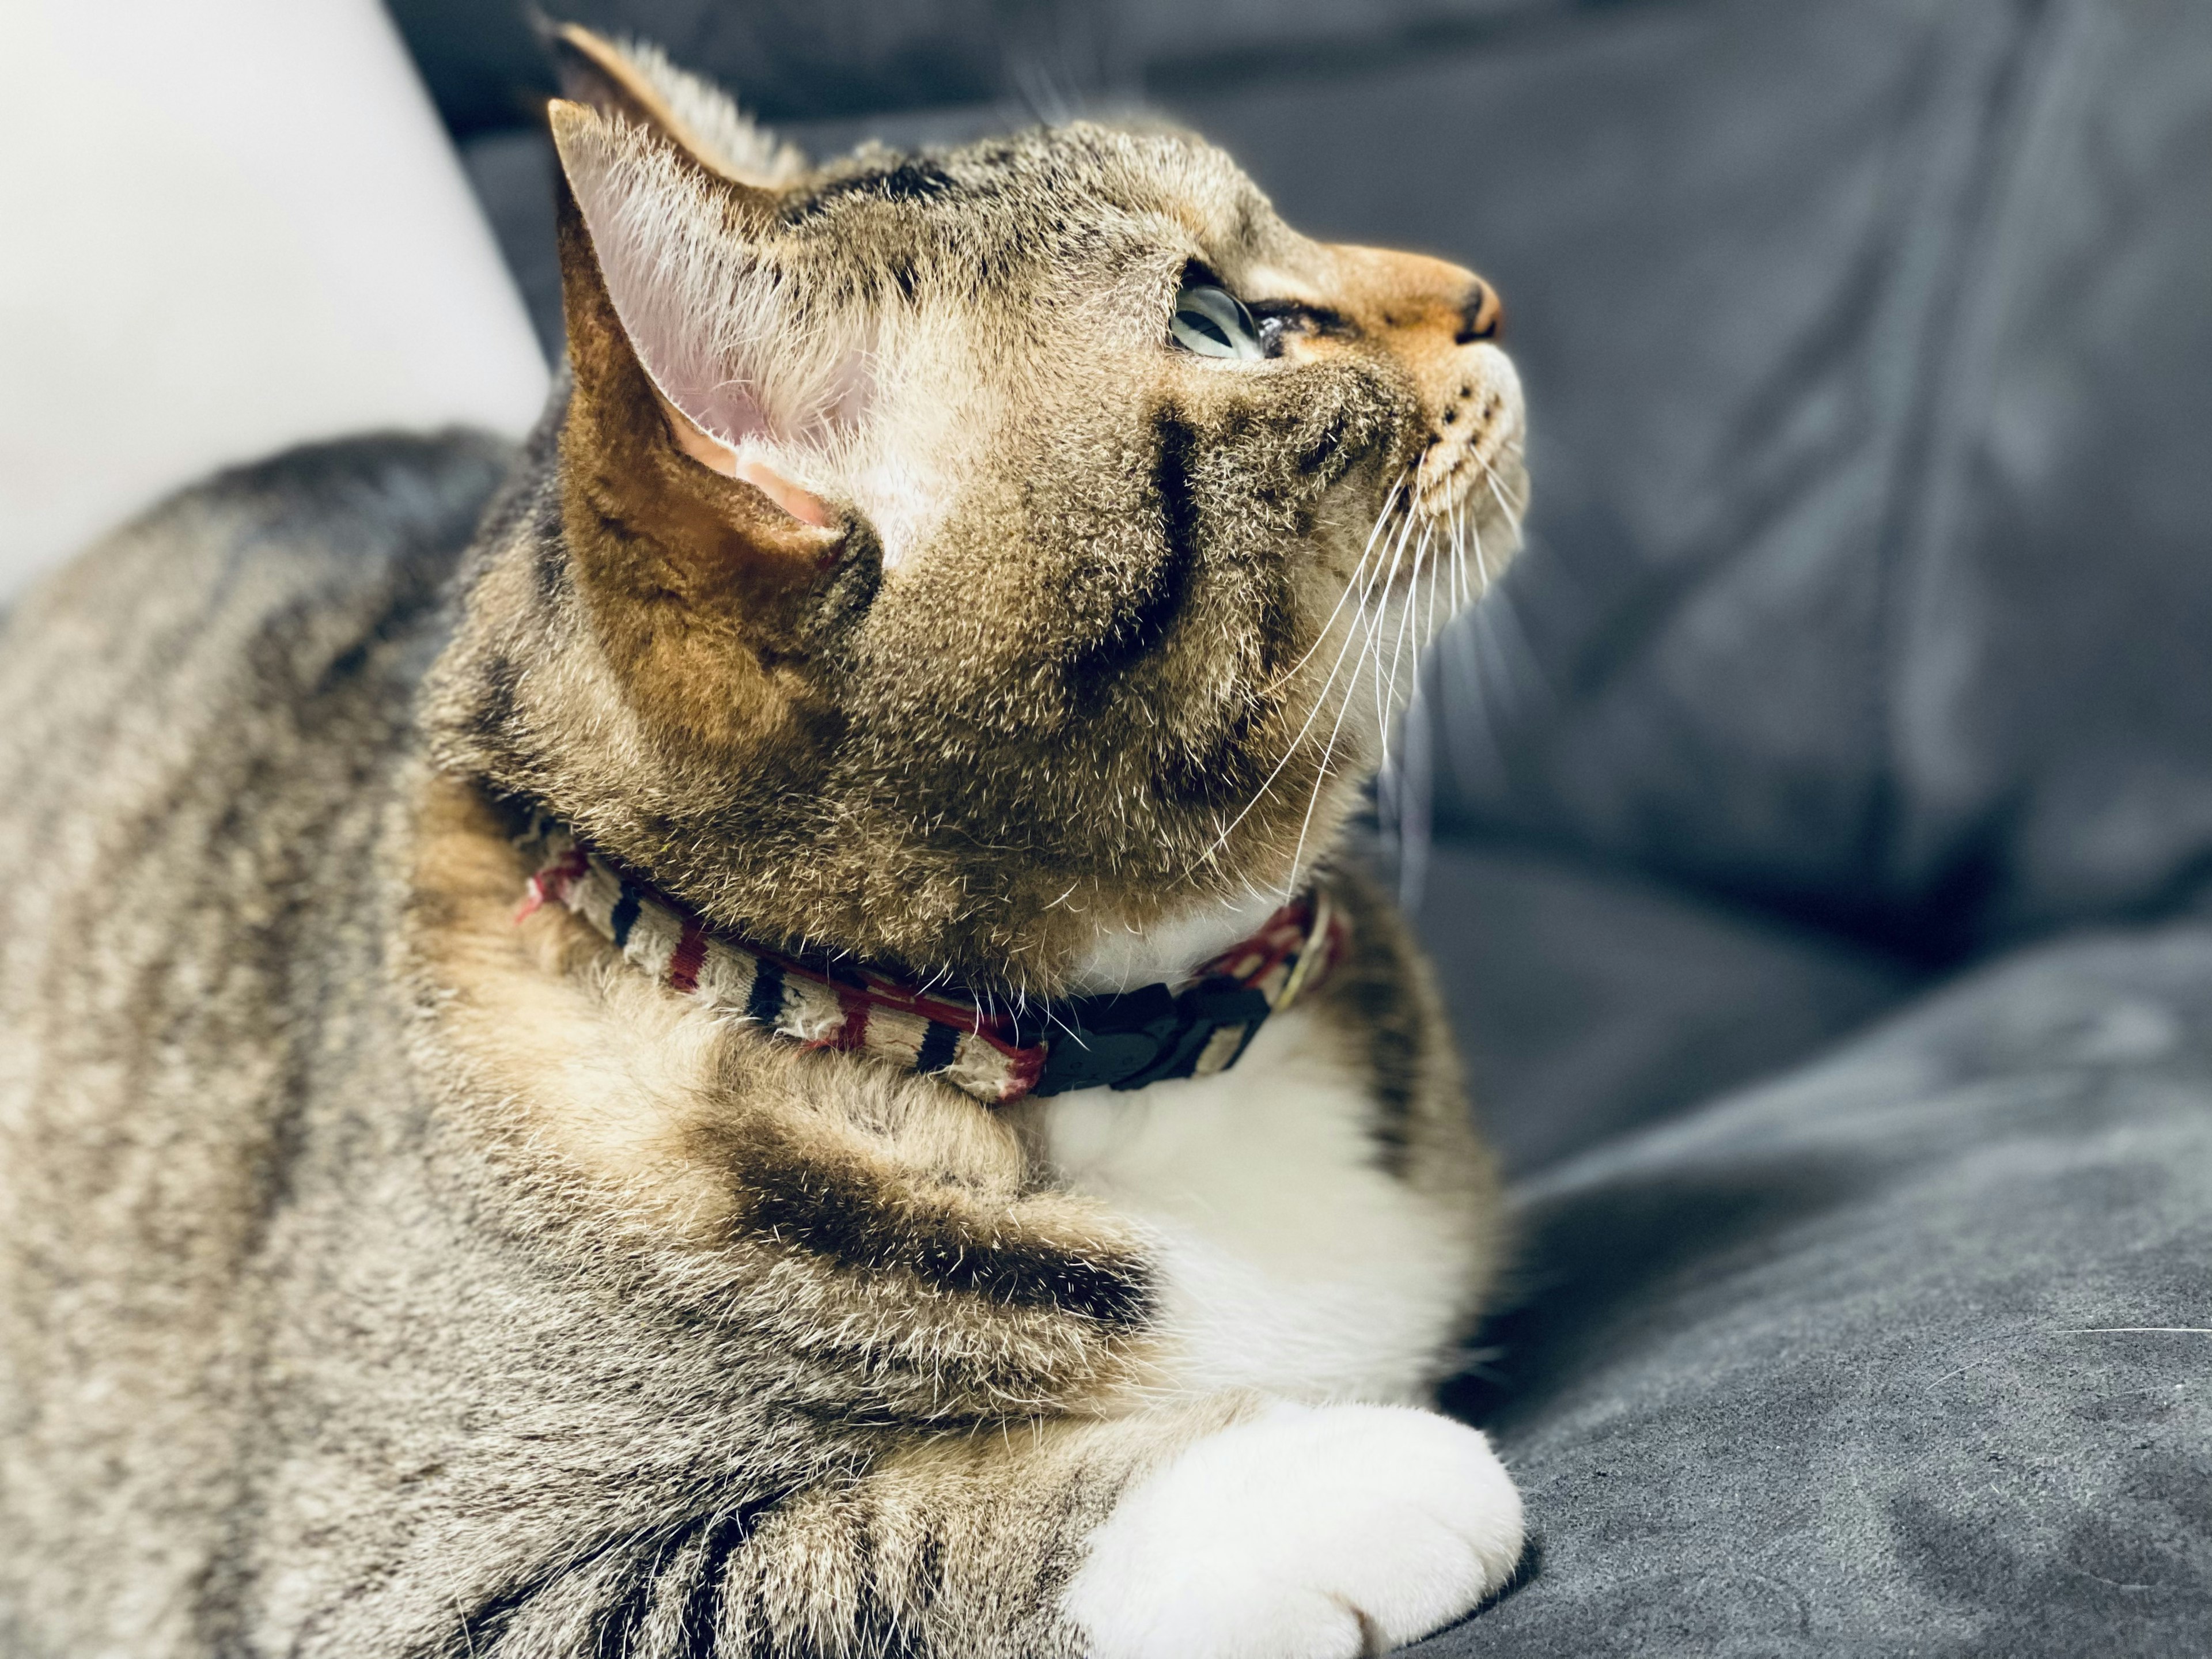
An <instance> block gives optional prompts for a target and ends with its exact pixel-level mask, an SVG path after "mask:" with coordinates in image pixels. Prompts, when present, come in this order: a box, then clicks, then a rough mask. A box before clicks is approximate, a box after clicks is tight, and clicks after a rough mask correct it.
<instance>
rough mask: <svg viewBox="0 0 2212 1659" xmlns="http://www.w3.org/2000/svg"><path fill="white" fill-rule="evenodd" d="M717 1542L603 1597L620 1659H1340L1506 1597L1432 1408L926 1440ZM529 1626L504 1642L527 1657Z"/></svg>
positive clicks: (1491, 1518)
mask: <svg viewBox="0 0 2212 1659" xmlns="http://www.w3.org/2000/svg"><path fill="white" fill-rule="evenodd" d="M720 1538H721V1542H720V1545H719V1546H713V1545H708V1544H696V1543H695V1544H694V1545H692V1546H687V1547H675V1548H665V1549H662V1550H660V1551H659V1552H658V1553H656V1554H655V1555H654V1557H653V1565H652V1567H651V1568H650V1570H649V1572H650V1576H652V1577H654V1578H656V1579H658V1580H660V1581H662V1582H659V1583H654V1584H653V1585H651V1586H649V1587H647V1588H645V1589H642V1590H641V1589H640V1587H639V1586H637V1585H636V1583H635V1582H634V1581H633V1583H632V1584H631V1585H630V1586H629V1589H628V1592H627V1594H626V1595H624V1596H623V1597H622V1598H620V1600H621V1604H623V1605H626V1606H627V1607H629V1608H631V1609H633V1610H641V1609H644V1608H647V1607H659V1608H660V1609H661V1610H662V1616H660V1617H658V1618H653V1617H646V1618H642V1619H638V1620H636V1621H635V1622H633V1623H631V1624H629V1626H628V1628H627V1629H626V1630H624V1631H622V1632H601V1634H603V1635H604V1634H608V1633H614V1634H617V1635H618V1636H619V1638H620V1639H621V1644H622V1647H623V1651H625V1652H627V1653H630V1654H633V1655H635V1656H637V1659H660V1656H661V1655H662V1653H663V1647H662V1645H657V1644H656V1643H657V1640H658V1637H657V1635H656V1632H658V1633H659V1636H665V1638H666V1641H667V1642H668V1643H671V1644H676V1645H672V1646H667V1647H666V1653H667V1655H668V1656H669V1659H673V1656H674V1655H676V1654H678V1653H684V1654H687V1655H689V1654H696V1653H701V1652H712V1653H714V1654H715V1655H717V1656H723V1659H738V1656H752V1655H757V1654H763V1655H764V1654H774V1655H778V1656H784V1655H790V1656H799V1655H806V1656H821V1659H829V1656H845V1655H854V1656H859V1655H874V1654H880V1653H884V1652H896V1653H902V1654H912V1655H917V1656H920V1655H927V1656H942V1659H1076V1656H1092V1659H1153V1656H1158V1659H1232V1656H1250V1659H1354V1656H1358V1655H1363V1654H1370V1653H1377V1652H1380V1651H1382V1650H1383V1649H1385V1648H1387V1647H1389V1646H1392V1645H1395V1644H1398V1643H1400V1642H1404V1641H1408V1640H1411V1639H1413V1638H1417V1637H1419V1636H1421V1635H1424V1634H1425V1633H1426V1632H1430V1631H1431V1630H1434V1629H1436V1628H1437V1627H1438V1626H1443V1625H1444V1624H1448V1623H1449V1622H1450V1621H1451V1620H1454V1619H1455V1618H1457V1617H1459V1616H1460V1615H1461V1614H1462V1613H1466V1612H1467V1611H1468V1609H1470V1608H1472V1607H1474V1606H1475V1605H1476V1604H1477V1603H1478V1602H1479V1601H1481V1599H1482V1598H1483V1597H1484V1596H1485V1595H1488V1594H1489V1593H1490V1592H1491V1591H1492V1590H1494V1589H1496V1588H1497V1587H1498V1585H1499V1584H1500V1583H1503V1582H1504V1579H1505V1577H1507V1576H1508V1575H1509V1574H1510V1572H1511V1571H1512V1570H1513V1567H1514V1565H1515V1562H1516V1559H1518V1557H1519V1554H1520V1550H1521V1505H1520V1499H1519V1498H1518V1496H1517V1495H1516V1492H1515V1491H1514V1489H1513V1485H1512V1482H1511V1481H1510V1480H1509V1479H1508V1478H1507V1476H1506V1474H1505V1472H1504V1469H1503V1468H1501V1467H1500V1466H1499V1464H1498V1460H1497V1459H1496V1457H1495V1456H1494V1455H1492V1452H1491V1450H1490V1448H1489V1445H1488V1443H1486V1441H1485V1440H1484V1438H1483V1437H1482V1436H1481V1435H1480V1434H1479V1433H1477V1432H1476V1431H1474V1430H1473V1429H1469V1428H1467V1427H1464V1426H1462V1425H1460V1424H1457V1423H1455V1422H1453V1421H1451V1420H1450V1419H1446V1418H1442V1417H1438V1416H1436V1415H1434V1414H1432V1413H1425V1412H1419V1411H1414V1410H1411V1409H1408V1408H1406V1407H1383V1406H1323V1407H1311V1406H1298V1405H1291V1404H1287V1403H1284V1402H1280V1401H1265V1400H1261V1399H1258V1398H1255V1397H1253V1396H1237V1397H1229V1398H1216V1399H1213V1400H1211V1401H1204V1402H1200V1403H1198V1404H1196V1405H1194V1406H1191V1407H1183V1408H1178V1409H1172V1410H1168V1409H1163V1410H1156V1411H1152V1412H1148V1413H1140V1414H1139V1415H1136V1416H1133V1417H1127V1418H1119V1419H1105V1420H1093V1421H1088V1422H1083V1421H1074V1420H1069V1419H1060V1420H1058V1421H1054V1422H1050V1423H1039V1424H1036V1425H1015V1426H1007V1427H1003V1428H992V1429H989V1430H987V1431H977V1432H976V1433H975V1434H972V1435H945V1436H939V1437H933V1438H931V1439H929V1440H927V1441H922V1442H918V1443H914V1444H912V1445H909V1446H908V1447H905V1448H902V1449H896V1450H893V1451H892V1452H890V1454H889V1455H885V1456H884V1457H883V1458H882V1459H881V1460H880V1461H878V1462H877V1464H876V1465H875V1466H874V1467H873V1468H872V1469H871V1470H870V1471H869V1472H868V1473H866V1474H864V1475H861V1476H860V1477H859V1478H857V1479H855V1480H852V1481H850V1482H846V1483H839V1484H837V1485H835V1486H823V1487H819V1488H817V1489H814V1490H811V1491H809V1492H802V1493H800V1494H799V1495H797V1496H795V1497H793V1498H789V1499H787V1500H785V1501H784V1502H783V1503H781V1504H778V1505H776V1506H775V1507H774V1508H773V1509H771V1510H768V1511H767V1512H766V1513H764V1514H763V1515H761V1516H757V1517H755V1518H753V1519H752V1520H750V1522H746V1523H745V1524H744V1526H743V1528H742V1529H741V1535H740V1529H738V1528H732V1527H731V1526H730V1525H728V1524H727V1523H725V1525H724V1526H723V1528H722V1530H721V1533H720ZM573 1613H574V1607H573V1606H571V1607H570V1608H569V1615H568V1616H564V1617H563V1619H562V1621H561V1622H562V1624H563V1625H564V1626H566V1625H567V1624H568V1622H569V1617H570V1616H573ZM530 1622H531V1621H530V1619H529V1616H528V1615H527V1614H526V1615H525V1619H524V1620H523V1621H522V1624H521V1625H520V1626H516V1627H514V1628H511V1629H510V1630H509V1631H508V1632H507V1633H506V1634H507V1641H503V1642H502V1643H501V1645H500V1648H499V1650H500V1651H502V1652H503V1651H506V1650H507V1645H508V1644H509V1642H519V1643H520V1648H519V1650H522V1651H533V1652H534V1651H537V1648H536V1647H535V1646H533V1645H532V1638H533V1634H534V1633H533V1632H530V1631H529V1630H528V1629H527V1628H526V1627H527V1626H529V1624H530ZM580 1627H581V1626H579V1628H580ZM710 1632H711V1640H709V1639H708V1636H709V1633H710ZM558 1650H559V1651H563V1652H565V1651H567V1649H565V1648H560V1649H558Z"/></svg>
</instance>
